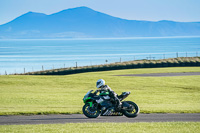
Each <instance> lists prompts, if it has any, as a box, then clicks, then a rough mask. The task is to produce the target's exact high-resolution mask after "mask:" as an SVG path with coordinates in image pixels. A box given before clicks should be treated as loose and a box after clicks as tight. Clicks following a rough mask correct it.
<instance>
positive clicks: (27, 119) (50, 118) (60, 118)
mask: <svg viewBox="0 0 200 133" xmlns="http://www.w3.org/2000/svg"><path fill="white" fill-rule="evenodd" d="M178 121H181V122H200V113H196V114H184V113H183V114H139V115H138V116H137V117H136V118H127V117H125V116H99V117H98V118H87V117H86V116H84V115H83V114H71V115H31V116H20V115H18V116H17V115H15V116H0V125H22V124H23V125H24V124H61V123H62V124H64V123H86V122H87V123H94V122H96V123H98V122H101V123H104V122H111V123H112V122H114V123H123V122H130V123H133V122H178Z"/></svg>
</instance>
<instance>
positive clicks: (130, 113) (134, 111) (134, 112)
mask: <svg viewBox="0 0 200 133" xmlns="http://www.w3.org/2000/svg"><path fill="white" fill-rule="evenodd" d="M126 102H127V103H128V104H130V105H131V106H132V109H131V110H123V114H124V115H125V116H126V117H129V118H134V117H137V116H138V114H139V112H140V109H139V107H138V106H137V104H136V103H134V102H132V101H126Z"/></svg>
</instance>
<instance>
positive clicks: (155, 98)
mask: <svg viewBox="0 0 200 133" xmlns="http://www.w3.org/2000/svg"><path fill="white" fill-rule="evenodd" d="M169 72H200V67H175V68H152V69H150V68H149V69H128V70H115V71H106V72H93V73H82V74H74V75H67V76H27V75H18V76H17V75H7V76H0V115H12V114H13V115H16V114H56V113H82V111H81V109H82V106H83V101H82V98H83V96H84V95H85V94H86V92H87V91H88V90H90V89H93V90H95V89H96V87H95V85H96V81H97V80H98V79H100V78H103V79H105V81H106V84H108V85H109V86H110V87H111V88H112V89H113V90H114V91H115V92H117V93H118V94H120V93H121V92H123V91H131V92H132V93H131V95H130V96H129V97H128V98H127V99H126V100H132V101H134V102H136V103H137V104H138V105H139V107H140V110H141V112H142V113H200V76H178V77H123V76H113V75H120V74H121V75H124V74H142V73H169Z"/></svg>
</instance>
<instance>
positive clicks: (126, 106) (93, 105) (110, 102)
mask: <svg viewBox="0 0 200 133" xmlns="http://www.w3.org/2000/svg"><path fill="white" fill-rule="evenodd" d="M92 91H93V90H90V91H88V92H87V93H86V95H85V96H84V98H83V102H84V103H85V105H84V106H83V108H82V111H83V114H84V115H85V116H86V117H88V118H97V117H98V116H99V115H101V116H123V115H125V116H126V117H129V118H134V117H137V115H138V114H139V112H140V109H139V107H138V106H137V104H136V103H134V102H132V101H123V102H121V103H122V105H121V107H120V108H116V107H115V100H114V99H112V98H110V97H109V95H108V94H101V93H100V94H99V95H97V91H95V92H94V93H92ZM128 95H130V92H123V93H122V94H121V95H120V96H118V98H119V100H120V101H122V100H124V99H125V98H126V97H127V96H128Z"/></svg>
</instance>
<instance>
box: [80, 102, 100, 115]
mask: <svg viewBox="0 0 200 133" xmlns="http://www.w3.org/2000/svg"><path fill="white" fill-rule="evenodd" d="M82 110H83V114H84V115H85V116H86V117H88V118H97V117H98V116H99V114H100V110H99V109H97V108H95V107H90V104H85V105H84V106H83V109H82Z"/></svg>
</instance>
